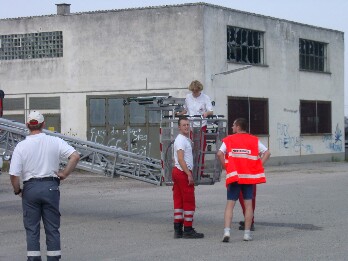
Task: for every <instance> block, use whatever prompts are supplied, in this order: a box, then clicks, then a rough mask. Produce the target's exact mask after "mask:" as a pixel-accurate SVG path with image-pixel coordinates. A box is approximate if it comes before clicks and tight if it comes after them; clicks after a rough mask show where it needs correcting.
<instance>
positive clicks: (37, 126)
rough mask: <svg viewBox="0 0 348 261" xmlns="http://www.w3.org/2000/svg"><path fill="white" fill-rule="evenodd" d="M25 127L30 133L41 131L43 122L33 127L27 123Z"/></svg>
mask: <svg viewBox="0 0 348 261" xmlns="http://www.w3.org/2000/svg"><path fill="white" fill-rule="evenodd" d="M27 127H28V129H29V130H30V131H35V130H41V129H42V128H43V122H42V123H39V124H35V125H32V124H29V123H27Z"/></svg>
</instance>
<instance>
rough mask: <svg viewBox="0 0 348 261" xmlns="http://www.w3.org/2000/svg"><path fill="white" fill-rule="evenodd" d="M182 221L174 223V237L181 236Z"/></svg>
mask: <svg viewBox="0 0 348 261" xmlns="http://www.w3.org/2000/svg"><path fill="white" fill-rule="evenodd" d="M182 227H183V224H182V223H174V238H182V234H183V231H182Z"/></svg>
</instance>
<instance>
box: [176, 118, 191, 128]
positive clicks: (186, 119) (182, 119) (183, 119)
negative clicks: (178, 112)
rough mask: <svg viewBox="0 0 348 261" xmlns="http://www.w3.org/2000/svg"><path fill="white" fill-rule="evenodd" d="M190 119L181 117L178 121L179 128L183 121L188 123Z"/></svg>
mask: <svg viewBox="0 0 348 261" xmlns="http://www.w3.org/2000/svg"><path fill="white" fill-rule="evenodd" d="M188 120H189V119H188V118H187V117H186V116H180V117H179V120H178V126H180V123H181V121H188Z"/></svg>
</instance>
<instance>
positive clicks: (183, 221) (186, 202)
mask: <svg viewBox="0 0 348 261" xmlns="http://www.w3.org/2000/svg"><path fill="white" fill-rule="evenodd" d="M178 126H179V134H178V136H177V137H176V139H175V141H174V160H175V165H174V168H173V170H172V180H173V201H174V238H203V237H204V234H202V233H198V232H196V231H195V229H194V228H193V227H192V223H193V216H194V213H195V209H196V203H195V187H194V180H193V177H192V169H193V155H192V146H191V140H190V139H189V134H190V122H189V120H188V119H187V118H186V117H180V118H179V121H178ZM183 226H184V228H183ZM183 229H184V230H183Z"/></svg>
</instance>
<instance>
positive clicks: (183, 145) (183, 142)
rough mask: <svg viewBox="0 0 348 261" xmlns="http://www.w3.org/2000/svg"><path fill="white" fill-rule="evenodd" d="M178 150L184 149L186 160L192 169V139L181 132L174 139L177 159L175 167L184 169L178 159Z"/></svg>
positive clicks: (175, 157)
mask: <svg viewBox="0 0 348 261" xmlns="http://www.w3.org/2000/svg"><path fill="white" fill-rule="evenodd" d="M178 150H183V151H184V160H185V162H186V165H187V167H188V168H189V170H192V169H193V155H192V146H191V140H190V139H189V138H187V137H185V136H184V135H182V134H179V135H178V136H177V137H176V139H175V141H174V160H175V167H177V168H178V169H180V170H181V171H183V169H182V168H181V167H180V164H179V161H178V153H177V151H178Z"/></svg>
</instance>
